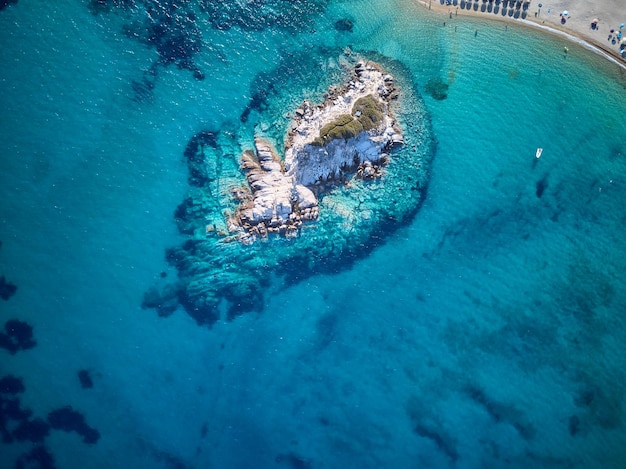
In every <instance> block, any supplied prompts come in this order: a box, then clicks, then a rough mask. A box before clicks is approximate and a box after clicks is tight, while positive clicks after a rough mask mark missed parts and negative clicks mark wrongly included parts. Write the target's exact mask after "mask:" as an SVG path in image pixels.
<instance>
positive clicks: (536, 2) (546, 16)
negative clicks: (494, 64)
mask: <svg viewBox="0 0 626 469" xmlns="http://www.w3.org/2000/svg"><path fill="white" fill-rule="evenodd" d="M417 1H418V3H419V4H421V5H422V6H424V7H426V8H428V9H429V10H432V11H435V12H440V13H442V14H445V15H447V16H448V18H449V19H451V20H452V19H453V18H455V17H458V16H474V17H480V18H485V19H493V20H499V21H510V22H515V23H519V24H525V25H527V26H530V27H533V26H534V27H539V28H543V29H546V30H548V31H550V32H552V33H554V34H559V35H564V36H565V37H568V38H569V39H570V40H573V41H576V42H581V43H585V44H583V45H586V46H587V47H589V48H592V49H594V50H595V51H596V52H598V53H600V54H602V55H604V56H605V57H607V58H608V59H609V60H612V61H614V62H615V63H617V64H618V65H620V66H621V67H622V68H625V69H626V58H623V57H622V55H621V53H620V40H621V39H623V38H626V27H624V28H623V29H621V30H620V25H622V24H623V23H626V5H625V4H624V0H594V1H589V0H531V1H530V2H526V3H524V5H523V7H521V8H519V9H516V7H515V5H514V3H513V2H511V3H510V4H509V3H507V2H506V1H505V0H502V1H498V0H494V1H492V2H489V1H488V0H451V1H450V4H446V0H417ZM509 5H513V6H512V7H511V6H509ZM540 5H541V6H540ZM505 8H506V10H505ZM503 12H505V14H503ZM565 12H566V13H567V14H566V15H565V16H563V13H565ZM563 19H565V21H563ZM594 20H597V22H596V23H595V24H596V26H595V28H594V27H592V22H594ZM611 30H614V32H613V33H611V32H610V31H611ZM620 31H622V32H623V34H624V36H623V37H622V38H618V37H617V34H618V33H619V32H620Z"/></svg>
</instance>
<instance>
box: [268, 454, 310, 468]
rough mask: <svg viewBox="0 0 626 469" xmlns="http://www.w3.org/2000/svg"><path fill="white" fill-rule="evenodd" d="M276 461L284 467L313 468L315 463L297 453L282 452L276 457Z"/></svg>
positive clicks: (279, 465)
mask: <svg viewBox="0 0 626 469" xmlns="http://www.w3.org/2000/svg"><path fill="white" fill-rule="evenodd" d="M274 462H275V463H276V465H277V466H278V467H280V468H284V469H311V468H313V467H314V466H313V463H312V462H311V461H308V460H306V459H305V458H303V457H302V456H299V455H297V454H295V453H281V454H278V455H277V456H276V457H275V458H274Z"/></svg>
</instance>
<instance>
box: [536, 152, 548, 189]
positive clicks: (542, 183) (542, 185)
mask: <svg viewBox="0 0 626 469" xmlns="http://www.w3.org/2000/svg"><path fill="white" fill-rule="evenodd" d="M535 160H536V158H535ZM547 188H548V175H547V174H546V175H545V176H543V177H542V178H541V179H539V181H537V184H536V187H535V195H536V196H537V198H539V199H541V197H542V196H543V193H544V192H545V191H546V189H547Z"/></svg>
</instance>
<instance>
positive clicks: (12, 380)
mask: <svg viewBox="0 0 626 469" xmlns="http://www.w3.org/2000/svg"><path fill="white" fill-rule="evenodd" d="M24 390H25V388H24V383H23V382H22V379H21V378H18V377H17V376H13V375H7V376H3V377H2V378H0V394H20V393H23V392H24Z"/></svg>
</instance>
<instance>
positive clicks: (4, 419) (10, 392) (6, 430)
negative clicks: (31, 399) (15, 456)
mask: <svg viewBox="0 0 626 469" xmlns="http://www.w3.org/2000/svg"><path fill="white" fill-rule="evenodd" d="M24 391H25V388H24V384H23V382H22V380H21V379H20V378H17V377H15V376H12V375H7V376H4V377H3V378H2V379H1V380H0V434H2V441H3V442H4V443H12V442H13V441H14V435H13V430H14V428H15V426H16V425H19V424H20V423H22V422H25V421H27V420H28V419H29V418H30V417H31V415H32V412H31V411H30V410H29V409H23V408H22V406H21V403H20V400H19V397H18V395H19V394H22V393H23V392H24Z"/></svg>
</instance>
